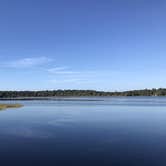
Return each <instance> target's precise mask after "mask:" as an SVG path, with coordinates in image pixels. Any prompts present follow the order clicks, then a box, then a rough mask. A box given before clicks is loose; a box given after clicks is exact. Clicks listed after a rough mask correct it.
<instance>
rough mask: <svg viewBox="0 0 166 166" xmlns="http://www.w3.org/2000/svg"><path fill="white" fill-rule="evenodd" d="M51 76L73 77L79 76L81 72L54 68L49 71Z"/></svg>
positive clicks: (66, 68)
mask: <svg viewBox="0 0 166 166" xmlns="http://www.w3.org/2000/svg"><path fill="white" fill-rule="evenodd" d="M47 71H48V72H49V73H51V74H63V75H71V74H79V73H80V72H79V71H72V70H69V68H68V67H54V68H50V69H48V70H47Z"/></svg>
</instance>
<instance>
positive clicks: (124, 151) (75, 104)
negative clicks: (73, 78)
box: [0, 97, 166, 166]
mask: <svg viewBox="0 0 166 166" xmlns="http://www.w3.org/2000/svg"><path fill="white" fill-rule="evenodd" d="M5 102H11V101H5ZM17 102H18V103H23V104H24V105H25V107H23V108H21V109H10V110H6V111H0V164H1V165H3V166H8V165H10V166H11V165H16V166H20V165H21V166H25V165H28V166H33V165H35V166H49V165H54V166H92V165H94V166H105V165H106V166H165V165H166V98H164V97H133V98H132V97H126V98H125V97H122V98H72V99H70V100H68V99H65V100H63V99H61V100H55V101H54V100H52V101H17Z"/></svg>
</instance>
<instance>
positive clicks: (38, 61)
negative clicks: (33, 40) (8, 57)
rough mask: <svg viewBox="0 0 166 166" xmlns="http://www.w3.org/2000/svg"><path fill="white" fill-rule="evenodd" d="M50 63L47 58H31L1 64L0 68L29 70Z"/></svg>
mask: <svg viewBox="0 0 166 166" xmlns="http://www.w3.org/2000/svg"><path fill="white" fill-rule="evenodd" d="M50 61H51V59H50V58H47V57H44V56H43V57H33V58H22V59H18V60H13V61H9V62H4V63H1V67H5V68H30V67H38V66H42V65H45V64H48V63H49V62H50Z"/></svg>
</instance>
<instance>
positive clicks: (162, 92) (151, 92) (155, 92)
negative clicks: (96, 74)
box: [0, 88, 166, 98]
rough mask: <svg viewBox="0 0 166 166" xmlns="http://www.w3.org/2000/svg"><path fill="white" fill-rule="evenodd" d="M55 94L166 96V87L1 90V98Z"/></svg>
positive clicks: (51, 95) (50, 95)
mask: <svg viewBox="0 0 166 166" xmlns="http://www.w3.org/2000/svg"><path fill="white" fill-rule="evenodd" d="M54 96H62V97H63V96H64V97H67V96H166V89H161V88H160V89H144V90H132V91H124V92H104V91H94V90H46V91H0V98H16V97H17V98H21V97H54Z"/></svg>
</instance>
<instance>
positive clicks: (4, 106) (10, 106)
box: [0, 104, 23, 110]
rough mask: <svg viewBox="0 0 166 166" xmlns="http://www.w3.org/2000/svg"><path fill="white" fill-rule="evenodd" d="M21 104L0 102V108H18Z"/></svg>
mask: <svg viewBox="0 0 166 166" xmlns="http://www.w3.org/2000/svg"><path fill="white" fill-rule="evenodd" d="M22 106H23V105H21V104H0V110H4V109H8V108H20V107H22Z"/></svg>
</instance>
